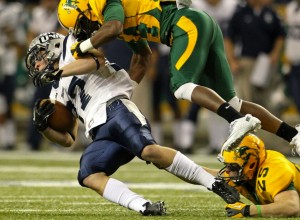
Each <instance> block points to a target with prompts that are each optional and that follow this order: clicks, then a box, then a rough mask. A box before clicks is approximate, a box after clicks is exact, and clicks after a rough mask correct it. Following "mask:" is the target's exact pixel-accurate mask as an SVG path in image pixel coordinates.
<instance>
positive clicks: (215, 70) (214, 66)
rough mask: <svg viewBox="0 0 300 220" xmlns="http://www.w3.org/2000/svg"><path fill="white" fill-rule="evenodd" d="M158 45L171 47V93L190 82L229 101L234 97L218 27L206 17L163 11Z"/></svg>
mask: <svg viewBox="0 0 300 220" xmlns="http://www.w3.org/2000/svg"><path fill="white" fill-rule="evenodd" d="M161 41H162V43H165V44H169V45H170V46H171V52H170V73H171V90H172V91H173V92H175V91H176V90H177V89H178V88H179V87H180V86H181V85H183V84H185V83H188V82H193V83H195V84H198V85H202V86H206V87H209V88H211V89H213V90H214V91H216V92H217V93H218V94H219V95H220V96H221V97H222V98H223V99H225V100H226V101H229V100H230V99H231V98H232V97H234V96H235V91H234V87H233V81H232V75H231V71H230V67H229V64H228V62H227V59H226V55H225V51H224V42H223V35H222V32H221V30H220V27H219V26H218V24H217V23H216V22H215V21H214V20H213V19H212V18H211V17H210V16H208V15H207V14H206V13H204V12H201V11H198V10H194V9H189V8H184V9H180V10H177V9H176V8H174V6H172V5H169V6H165V7H163V11H162V14H161Z"/></svg>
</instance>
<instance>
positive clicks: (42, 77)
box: [32, 49, 105, 86]
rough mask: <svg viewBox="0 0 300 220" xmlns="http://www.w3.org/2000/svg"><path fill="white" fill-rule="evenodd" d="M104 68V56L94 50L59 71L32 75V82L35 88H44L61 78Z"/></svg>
mask: <svg viewBox="0 0 300 220" xmlns="http://www.w3.org/2000/svg"><path fill="white" fill-rule="evenodd" d="M104 66H105V58H104V55H103V54H102V52H100V51H99V50H96V49H94V50H92V51H91V52H89V53H87V54H86V55H84V57H83V58H81V59H78V60H75V61H74V62H72V63H69V64H67V65H65V66H64V67H62V68H61V69H56V70H51V71H44V72H43V73H41V74H36V75H34V76H33V79H32V81H33V84H34V85H35V86H44V85H47V84H49V83H53V82H55V81H59V80H60V78H61V77H67V76H75V75H82V74H88V73H91V72H94V71H95V70H97V69H99V68H100V67H104Z"/></svg>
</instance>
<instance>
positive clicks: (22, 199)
mask: <svg viewBox="0 0 300 220" xmlns="http://www.w3.org/2000/svg"><path fill="white" fill-rule="evenodd" d="M52 1H54V2H55V1H56V0H41V1H37V0H31V1H29V0H23V1H13V0H7V1H6V4H18V6H17V7H20V8H19V10H17V13H16V14H14V13H6V14H5V15H3V10H1V9H4V8H1V4H2V3H3V4H4V2H5V1H3V0H0V32H1V37H0V62H1V65H2V67H3V62H7V61H6V59H5V58H6V56H7V50H10V49H11V50H15V49H16V50H17V51H18V57H17V59H16V60H15V62H14V61H13V60H12V62H13V63H14V64H15V67H16V68H15V69H16V71H15V73H14V74H15V75H14V76H15V83H16V87H15V90H14V93H13V100H12V118H11V119H12V120H13V122H14V124H15V131H16V136H15V142H14V144H13V146H10V148H8V150H9V151H7V149H6V148H5V146H0V199H1V207H0V219H74V218H75V219H96V218H97V219H99V218H100V219H140V218H141V216H140V215H138V214H135V213H134V214H133V212H131V211H129V210H126V209H123V208H121V207H119V206H117V205H113V204H110V203H108V202H106V201H105V200H104V199H102V198H99V197H98V196H97V195H96V194H95V193H93V192H92V191H91V190H88V189H84V188H81V187H79V186H78V184H77V181H76V177H77V169H78V160H79V158H80V152H81V151H82V149H84V147H85V145H86V144H87V143H88V142H89V140H87V139H85V137H84V135H83V133H82V135H81V138H80V140H79V141H78V142H77V143H76V144H75V145H74V146H73V147H71V149H63V148H61V147H59V146H56V145H54V144H52V143H50V142H48V141H46V140H42V142H41V144H40V146H39V147H38V148H34V149H33V148H32V146H30V143H29V142H28V135H29V133H30V125H31V117H32V107H31V105H32V101H33V97H34V94H35V92H36V91H35V88H34V87H33V85H32V83H31V80H30V79H29V77H28V76H27V73H26V70H25V66H24V56H25V54H26V53H25V52H26V48H27V47H28V43H29V42H30V41H31V40H32V37H33V36H36V35H37V34H39V33H38V30H34V28H32V27H31V25H32V24H31V22H32V20H31V19H32V16H33V10H34V8H36V7H41V5H42V4H47V2H48V3H49V2H52ZM193 1H198V0H193ZM45 2H46V3H45ZM288 2H290V1H288V0H285V1H284V0H281V1H279V0H277V1H276V0H274V1H273V2H272V3H271V6H272V7H273V8H274V9H275V10H276V11H277V12H278V14H279V15H280V16H281V17H282V19H283V21H284V16H285V7H286V4H287V3H288ZM10 10H11V9H10ZM50 11H51V10H50ZM49 13H50V12H49ZM1 16H12V17H15V16H18V18H17V22H16V24H15V25H16V26H13V27H12V26H11V27H7V19H1V18H3V17H1ZM49 16H50V15H49ZM8 20H9V19H8ZM41 23H42V24H43V23H44V24H46V23H47V20H45V21H42V22H41ZM9 28H12V30H8V29H9ZM54 30H57V31H60V32H64V31H63V30H61V29H60V27H59V26H56V27H55V28H54ZM35 31H36V32H35ZM19 32H20V33H19ZM5 34H6V35H5ZM4 35H5V36H4ZM16 36H17V37H16ZM8 39H11V40H12V41H9V40H8ZM108 53H114V51H113V50H109V51H108ZM119 54H122V53H118V55H119ZM119 59H120V60H121V61H124V62H125V61H127V60H128V59H130V57H128V55H125V56H124V57H119ZM113 61H114V60H113ZM127 65H128V64H127ZM13 69H14V68H13ZM278 76H279V83H277V84H276V87H274V88H272V90H273V92H272V94H271V96H270V97H268V99H267V100H266V101H267V102H268V104H269V107H270V110H271V111H272V112H273V113H275V114H276V115H277V116H279V117H281V118H282V119H283V120H285V121H286V122H288V123H290V124H291V125H296V124H298V123H299V122H300V117H299V112H298V110H297V107H296V105H295V103H294V102H293V99H292V98H291V96H290V94H289V92H288V91H287V87H286V84H285V80H284V79H285V76H284V74H283V71H282V70H281V69H278ZM3 78H4V69H3V68H1V67H0V82H1V80H2V79H3ZM152 83H153V82H152V78H151V74H149V75H148V76H146V77H145V79H144V80H143V82H142V84H141V85H140V86H139V87H138V88H137V90H136V91H135V94H134V97H133V100H134V101H135V103H136V104H137V106H138V107H139V108H140V109H141V110H142V112H143V113H144V114H145V116H146V117H148V119H150V123H151V122H152V121H154V119H153V118H154V117H153V106H152V105H153V104H152V101H151V100H152ZM1 85H2V84H1ZM299 95H300V94H299ZM178 106H179V108H180V116H181V119H183V118H184V116H185V115H186V114H187V111H188V109H189V107H190V104H189V103H188V102H185V101H178ZM159 110H160V114H161V119H160V122H161V125H162V130H161V131H162V133H163V135H164V141H163V143H162V144H164V145H167V146H173V147H176V146H174V142H173V128H174V126H175V121H176V120H175V119H174V118H175V114H174V111H173V110H172V107H171V106H170V104H169V102H168V100H167V98H166V97H164V96H162V97H161V103H160V105H159ZM198 115H199V116H198V117H199V118H200V119H199V120H198V121H199V122H198V123H197V125H196V134H195V140H194V142H193V146H192V147H193V151H192V153H191V154H189V155H188V156H189V157H190V158H192V159H193V160H195V161H196V162H198V163H199V164H201V165H204V166H210V167H221V164H220V163H218V162H217V159H216V154H213V155H210V154H209V138H208V130H207V127H208V126H207V125H208V123H210V119H209V117H208V112H207V110H205V109H201V110H200V111H199V112H198ZM0 119H1V118H0ZM258 135H259V136H260V137H262V139H263V140H264V141H265V143H266V146H267V148H268V149H275V150H279V151H280V152H282V153H284V154H285V155H287V156H291V148H290V146H289V144H288V143H287V142H286V141H284V140H282V139H280V138H278V137H276V136H275V135H271V134H269V133H267V132H264V131H259V132H258ZM291 159H292V160H295V162H298V163H299V160H298V158H297V157H291ZM137 164H138V166H137ZM137 168H138V169H137ZM145 173H147V175H141V174H145ZM115 176H116V177H118V178H119V179H121V180H123V181H125V182H127V183H128V184H129V186H130V187H132V188H134V189H136V191H137V192H140V193H142V194H143V195H145V196H147V197H149V198H150V199H152V200H161V199H162V200H165V201H166V203H167V207H168V212H169V213H170V215H169V216H167V217H165V219H190V220H191V219H204V218H205V219H224V215H225V212H224V209H223V208H224V205H225V204H224V203H223V202H222V201H220V199H219V198H218V197H217V196H215V195H213V194H212V193H210V192H208V191H207V190H206V189H204V188H201V187H194V186H190V185H187V184H183V183H182V182H181V181H180V180H177V179H176V178H174V177H172V176H171V175H168V174H166V173H165V172H162V171H159V170H157V169H156V168H154V167H153V166H147V165H145V164H144V163H143V162H141V161H138V160H135V161H134V162H133V163H130V164H128V165H126V166H124V167H123V168H122V169H120V170H119V171H118V172H117V173H116V174H115ZM208 198H209V199H208ZM179 200H180V202H178V201H179ZM149 219H151V218H149ZM156 219H158V218H156Z"/></svg>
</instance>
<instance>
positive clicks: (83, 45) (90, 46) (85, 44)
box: [79, 38, 95, 53]
mask: <svg viewBox="0 0 300 220" xmlns="http://www.w3.org/2000/svg"><path fill="white" fill-rule="evenodd" d="M79 48H80V50H81V52H82V53H86V52H88V51H89V50H92V49H95V48H94V46H93V44H92V42H91V38H89V39H87V40H85V41H83V42H82V43H81V44H80V46H79Z"/></svg>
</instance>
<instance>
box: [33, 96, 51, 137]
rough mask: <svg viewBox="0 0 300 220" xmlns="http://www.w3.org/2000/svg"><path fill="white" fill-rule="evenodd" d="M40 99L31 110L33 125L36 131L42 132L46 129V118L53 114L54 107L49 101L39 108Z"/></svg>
mask: <svg viewBox="0 0 300 220" xmlns="http://www.w3.org/2000/svg"><path fill="white" fill-rule="evenodd" d="M40 102H41V99H38V100H37V101H36V102H35V104H34V108H33V125H34V126H35V127H36V129H37V130H38V131H44V130H45V129H46V128H47V127H48V122H47V120H48V117H49V116H50V115H51V114H53V113H54V112H55V107H54V104H53V103H52V102H50V100H47V101H45V102H44V103H43V104H42V105H41V106H40V107H39V105H40Z"/></svg>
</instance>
